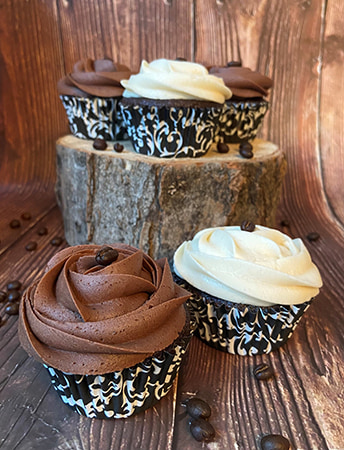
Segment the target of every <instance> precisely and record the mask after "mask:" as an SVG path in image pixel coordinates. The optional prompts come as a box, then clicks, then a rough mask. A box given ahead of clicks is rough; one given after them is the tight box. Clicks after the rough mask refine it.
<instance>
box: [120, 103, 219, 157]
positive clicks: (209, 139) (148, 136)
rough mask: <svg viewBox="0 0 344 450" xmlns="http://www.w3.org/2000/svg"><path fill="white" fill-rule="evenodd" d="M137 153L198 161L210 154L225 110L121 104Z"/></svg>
mask: <svg viewBox="0 0 344 450" xmlns="http://www.w3.org/2000/svg"><path fill="white" fill-rule="evenodd" d="M120 109H121V111H122V115H123V119H124V122H125V124H126V126H127V130H128V135H129V137H130V139H131V141H132V143H133V147H134V150H135V151H136V152H137V153H140V154H142V155H149V156H157V157H159V158H172V157H175V158H197V157H200V156H202V155H204V154H205V153H207V151H208V150H209V148H210V146H211V144H212V143H213V141H214V139H215V136H216V134H217V133H218V129H219V120H220V116H221V115H222V110H223V107H222V105H221V107H203V108H201V107H174V106H151V105H138V104H136V105H123V104H121V103H120Z"/></svg>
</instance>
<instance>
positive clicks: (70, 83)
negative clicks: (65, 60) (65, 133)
mask: <svg viewBox="0 0 344 450" xmlns="http://www.w3.org/2000/svg"><path fill="white" fill-rule="evenodd" d="M131 73H132V72H131V71H130V69H129V68H128V67H127V66H125V65H124V64H119V63H115V62H113V61H112V60H111V59H96V60H94V59H91V58H86V59H83V60H80V61H78V62H77V63H75V65H74V67H73V70H72V72H70V73H69V74H67V75H66V76H65V77H63V78H61V79H60V80H59V81H58V83H57V90H58V93H59V95H60V98H61V100H62V103H63V105H64V107H65V109H66V113H67V117H68V122H69V126H70V130H71V132H72V134H73V135H74V136H76V137H78V138H82V139H96V138H103V139H105V140H115V139H124V138H126V137H127V134H126V129H125V127H124V124H123V119H122V116H121V114H120V111H119V109H118V108H117V102H118V99H119V98H121V96H122V94H123V91H124V89H123V87H122V85H121V80H122V79H125V78H128V77H130V75H131Z"/></svg>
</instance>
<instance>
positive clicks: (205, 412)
mask: <svg viewBox="0 0 344 450" xmlns="http://www.w3.org/2000/svg"><path fill="white" fill-rule="evenodd" d="M186 411H187V413H188V414H189V415H190V416H191V417H194V418H195V419H198V418H201V419H207V418H208V417H210V414H211V408H210V406H209V405H208V403H207V402H205V401H204V400H202V399H200V398H197V397H193V398H190V399H189V400H188V401H187V402H186Z"/></svg>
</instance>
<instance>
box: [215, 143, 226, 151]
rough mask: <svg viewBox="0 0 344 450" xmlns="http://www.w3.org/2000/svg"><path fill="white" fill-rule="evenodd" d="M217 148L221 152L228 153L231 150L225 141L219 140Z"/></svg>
mask: <svg viewBox="0 0 344 450" xmlns="http://www.w3.org/2000/svg"><path fill="white" fill-rule="evenodd" d="M216 148H217V151H218V152H219V153H228V152H229V147H228V145H227V144H225V143H224V142H218V143H217V146H216Z"/></svg>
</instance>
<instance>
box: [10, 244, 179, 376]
mask: <svg viewBox="0 0 344 450" xmlns="http://www.w3.org/2000/svg"><path fill="white" fill-rule="evenodd" d="M99 248H100V247H99V246H95V245H81V246H76V247H70V248H67V249H65V250H62V251H61V252H59V253H58V254H57V255H55V256H54V257H53V258H52V259H51V261H50V262H49V264H48V266H47V269H46V272H45V274H44V275H43V277H42V278H41V280H39V281H38V282H37V283H36V284H34V285H33V286H32V287H30V288H29V289H28V290H27V292H26V294H25V296H24V299H23V303H22V306H21V308H22V314H21V321H20V327H19V331H20V338H21V342H22V344H23V346H24V348H25V349H26V350H27V351H28V353H30V354H32V355H33V356H35V357H36V358H38V359H39V360H41V361H43V362H44V363H46V364H49V365H51V366H53V367H56V368H57V369H60V370H63V371H64V372H70V373H79V374H91V373H107V372H111V371H113V370H121V369H124V368H126V367H130V366H132V365H134V364H136V363H138V362H140V361H143V360H144V359H145V358H146V357H147V356H151V355H153V354H154V353H155V352H157V351H159V350H162V349H164V348H165V347H167V346H168V345H170V344H171V343H172V342H173V341H174V340H175V339H176V338H177V337H178V334H179V333H180V332H181V330H182V329H183V327H184V325H185V309H184V307H183V304H184V302H185V301H186V299H187V293H186V292H185V291H184V290H183V289H181V288H180V287H178V286H176V285H175V284H174V283H173V280H172V276H171V273H170V270H169V267H168V263H167V261H165V262H164V263H163V266H160V265H158V264H157V263H156V262H154V261H153V260H152V259H151V258H150V257H149V256H147V255H144V253H143V252H142V251H138V250H136V249H134V248H133V247H129V246H125V245H121V244H116V246H115V248H116V250H117V251H118V253H119V256H118V259H117V260H116V261H115V262H114V263H112V264H110V265H108V266H105V267H104V266H101V265H98V264H97V263H96V260H95V256H96V253H97V252H98V251H99Z"/></svg>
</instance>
